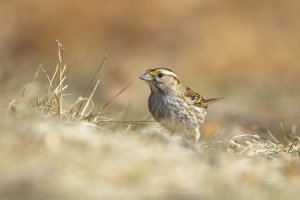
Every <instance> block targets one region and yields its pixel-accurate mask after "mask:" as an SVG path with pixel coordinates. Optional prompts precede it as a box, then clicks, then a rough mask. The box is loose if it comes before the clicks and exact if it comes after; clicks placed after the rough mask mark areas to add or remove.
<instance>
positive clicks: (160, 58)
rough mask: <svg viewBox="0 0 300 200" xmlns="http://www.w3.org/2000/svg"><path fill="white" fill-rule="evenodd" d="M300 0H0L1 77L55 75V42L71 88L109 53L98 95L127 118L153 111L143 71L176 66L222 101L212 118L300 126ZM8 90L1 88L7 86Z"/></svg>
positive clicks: (81, 84)
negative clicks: (149, 107)
mask: <svg viewBox="0 0 300 200" xmlns="http://www.w3.org/2000/svg"><path fill="white" fill-rule="evenodd" d="M299 8H300V2H299V1H296V0H290V1H281V0H265V1H259V0H253V1H242V0H227V1H222V0H186V1H177V2H175V1H172V0H164V1H159V0H153V1H140V0H115V1H109V0H90V1H79V0H51V1H38V0H1V1H0V24H1V29H0V69H1V70H0V73H1V79H2V82H4V81H5V80H6V79H9V77H12V78H11V82H12V85H14V87H13V88H15V89H16V91H18V89H20V86H22V85H24V84H26V83H28V82H30V81H32V80H33V76H34V73H35V71H36V70H37V68H38V66H39V65H40V64H42V65H43V66H44V67H45V68H46V69H47V71H49V72H53V70H54V68H55V65H56V63H57V49H56V43H55V40H56V39H59V40H60V42H61V43H62V44H63V45H64V48H65V60H66V63H67V64H68V65H72V63H74V62H75V64H74V66H73V67H72V70H71V71H70V73H69V75H68V84H69V89H68V92H69V93H73V94H74V93H75V94H76V95H75V96H76V97H77V96H80V95H82V93H83V91H84V90H85V88H86V86H87V85H88V83H89V81H90V80H91V78H92V76H93V74H94V73H95V71H96V69H97V67H98V66H99V64H100V62H101V60H102V59H103V57H104V56H105V55H106V54H107V62H106V65H105V70H104V79H103V82H102V86H101V89H100V90H101V91H100V90H99V91H98V92H97V97H96V98H97V99H99V105H101V103H100V102H102V103H103V102H105V101H107V100H109V99H110V98H111V97H112V96H114V95H115V94H116V93H117V92H118V91H120V90H121V89H122V88H124V87H125V86H126V85H127V84H128V83H130V82H131V81H134V83H133V85H131V87H130V88H128V89H127V90H126V91H125V92H124V93H123V94H122V95H121V96H119V97H118V98H117V99H116V100H115V101H114V103H113V105H112V106H113V107H114V108H117V109H123V110H124V109H126V108H130V109H129V111H128V112H129V113H130V114H128V119H131V120H135V119H146V118H147V117H148V115H149V114H148V111H147V98H148V95H149V92H150V91H149V88H148V86H147V85H146V83H144V82H142V81H141V80H138V76H139V75H141V74H142V73H144V71H145V70H146V69H147V68H148V67H151V66H162V67H168V68H171V69H173V70H174V71H175V72H176V73H177V74H178V76H179V77H181V79H182V81H183V83H185V84H186V85H187V86H189V87H191V88H193V89H194V90H196V91H197V92H199V93H200V94H202V95H203V96H204V97H207V98H209V97H226V99H225V100H224V101H222V102H220V103H217V104H216V105H214V106H212V107H211V108H210V113H211V114H210V115H209V117H210V118H212V119H214V120H223V121H224V120H227V121H228V120H229V121H234V122H237V123H241V124H243V123H244V124H261V125H262V126H264V127H266V128H270V129H272V128H274V129H276V130H279V129H280V128H279V127H280V126H279V123H280V122H283V123H284V124H285V125H286V126H288V127H290V126H292V125H294V124H297V123H298V122H299V115H300V114H299V112H298V110H299V108H300V104H299V100H300V94H299V91H300V84H299V74H300V66H299V64H300V12H299ZM0 88H1V90H0V91H1V94H2V96H3V95H4V94H5V90H8V89H7V88H4V87H3V86H1V87H0Z"/></svg>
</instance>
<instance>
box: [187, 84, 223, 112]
mask: <svg viewBox="0 0 300 200" xmlns="http://www.w3.org/2000/svg"><path fill="white" fill-rule="evenodd" d="M184 96H185V98H186V100H187V101H188V102H190V103H191V104H193V105H195V106H198V107H202V108H207V106H208V105H209V104H212V103H214V102H216V101H219V100H221V99H224V98H211V99H204V98H203V97H202V96H201V95H200V94H198V93H196V92H194V91H193V90H192V89H191V88H189V87H186V88H185V90H184Z"/></svg>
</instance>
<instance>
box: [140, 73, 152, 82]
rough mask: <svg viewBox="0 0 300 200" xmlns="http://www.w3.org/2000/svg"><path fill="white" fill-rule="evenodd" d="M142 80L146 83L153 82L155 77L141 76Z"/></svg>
mask: <svg viewBox="0 0 300 200" xmlns="http://www.w3.org/2000/svg"><path fill="white" fill-rule="evenodd" d="M140 79H142V80H144V81H152V80H153V77H152V76H151V75H150V74H147V73H146V74H143V75H142V76H140Z"/></svg>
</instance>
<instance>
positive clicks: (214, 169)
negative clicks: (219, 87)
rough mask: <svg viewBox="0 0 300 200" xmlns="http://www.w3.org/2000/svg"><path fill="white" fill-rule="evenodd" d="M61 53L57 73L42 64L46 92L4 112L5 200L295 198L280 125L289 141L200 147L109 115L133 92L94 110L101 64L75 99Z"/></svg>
mask: <svg viewBox="0 0 300 200" xmlns="http://www.w3.org/2000/svg"><path fill="white" fill-rule="evenodd" d="M57 47H58V63H57V65H56V67H55V70H54V73H53V75H52V76H50V75H49V73H47V72H46V71H45V70H43V68H42V67H41V68H40V71H43V72H44V74H45V76H46V77H47V80H48V86H47V87H46V90H45V89H42V92H41V93H38V95H36V94H37V93H34V94H35V95H32V94H31V93H30V92H29V91H28V88H30V87H24V88H25V89H24V90H23V93H22V95H21V97H20V98H17V99H15V100H14V101H12V102H11V103H10V105H9V106H8V107H9V110H8V111H7V107H6V106H3V107H2V108H1V110H2V111H3V112H2V113H3V114H2V117H1V118H0V126H1V133H0V160H1V165H0V175H1V181H0V198H1V199H120V198H122V199H284V198H287V199H289V200H292V199H298V197H299V195H300V193H299V186H300V168H299V166H300V162H299V137H297V136H296V131H294V132H291V133H290V134H287V132H286V131H285V129H284V127H283V125H282V135H283V142H279V141H281V140H279V139H276V138H275V137H274V136H273V135H272V134H271V133H269V134H270V137H271V138H270V139H264V138H263V137H262V136H259V135H257V134H256V133H245V132H244V133H242V134H238V135H235V136H233V137H232V138H226V134H224V136H223V137H221V139H218V140H212V141H211V142H210V143H200V144H195V143H193V142H190V141H186V140H185V139H183V138H181V137H176V136H172V137H171V136H169V135H168V134H166V133H164V131H163V130H161V129H160V128H159V126H158V125H157V124H155V123H148V121H146V122H143V121H127V122H123V121H114V120H112V119H111V118H110V117H108V118H107V119H105V118H104V117H103V116H102V111H103V109H104V108H105V107H106V106H107V105H108V104H110V103H111V102H112V101H113V100H114V99H115V98H116V97H117V96H118V95H119V94H121V93H122V92H123V91H125V90H126V88H127V87H125V88H124V89H123V90H121V91H120V92H118V93H117V94H116V95H115V96H114V97H113V98H112V99H111V100H109V101H108V102H107V103H103V104H102V106H100V107H99V109H97V106H96V105H95V104H94V103H93V96H94V94H95V93H96V92H97V91H96V90H97V87H98V85H99V82H100V79H101V76H102V70H103V66H104V62H105V58H104V59H103V62H102V63H101V65H100V66H99V68H98V69H97V71H96V73H95V76H94V78H92V80H91V84H90V86H89V87H88V89H87V91H86V92H85V93H86V94H89V95H87V96H85V95H83V97H80V98H78V100H77V101H76V102H75V103H69V102H68V101H66V100H65V98H66V94H65V91H66V89H67V87H68V86H67V85H65V81H66V79H67V75H68V68H67V65H66V64H65V63H64V61H63V47H62V45H61V44H60V43H59V42H58V41H57ZM37 75H38V73H37ZM37 75H36V76H37ZM27 86H28V85H27ZM30 86H31V88H32V85H30ZM29 93H30V94H29ZM109 123H112V124H121V125H120V126H119V125H117V126H114V127H109V126H104V125H106V124H109ZM124 124H126V126H123V125H124ZM135 124H143V126H137V127H135V128H134V129H132V128H131V127H130V126H131V125H135ZM145 124H146V125H145ZM224 131H225V132H233V131H234V130H233V128H229V129H226V130H224ZM240 133H241V132H240Z"/></svg>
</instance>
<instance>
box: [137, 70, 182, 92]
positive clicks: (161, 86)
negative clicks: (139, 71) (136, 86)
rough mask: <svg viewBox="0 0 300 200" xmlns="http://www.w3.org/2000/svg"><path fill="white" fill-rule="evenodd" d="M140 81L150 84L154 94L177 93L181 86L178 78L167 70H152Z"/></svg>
mask: <svg viewBox="0 0 300 200" xmlns="http://www.w3.org/2000/svg"><path fill="white" fill-rule="evenodd" d="M140 79H142V80H144V81H146V82H148V84H149V86H150V88H151V91H152V92H164V93H169V92H175V91H176V89H177V87H178V86H179V85H180V80H179V78H178V76H177V75H176V74H175V73H174V72H173V71H172V70H170V69H167V68H150V69H148V70H147V71H146V72H145V74H143V75H141V76H140Z"/></svg>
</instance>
